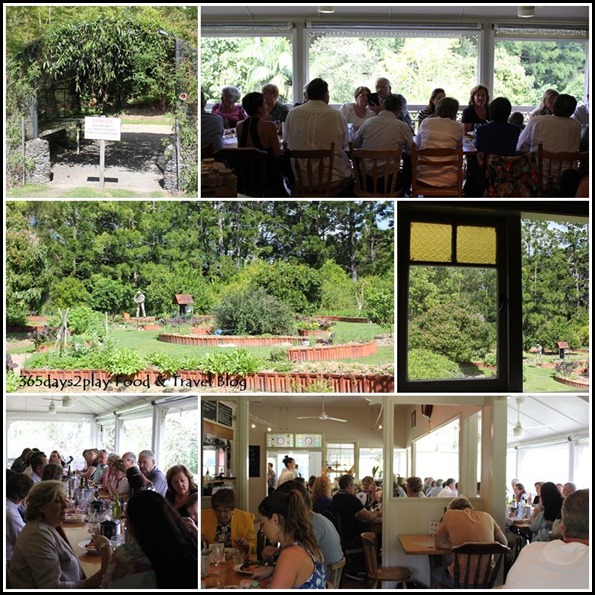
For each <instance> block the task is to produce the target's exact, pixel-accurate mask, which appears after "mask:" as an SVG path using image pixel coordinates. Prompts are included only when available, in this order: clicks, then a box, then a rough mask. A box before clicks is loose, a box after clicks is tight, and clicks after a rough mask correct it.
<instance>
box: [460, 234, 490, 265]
mask: <svg viewBox="0 0 595 595" xmlns="http://www.w3.org/2000/svg"><path fill="white" fill-rule="evenodd" d="M457 262H459V263H464V264H496V229H495V228H494V227H471V226H461V227H458V228H457Z"/></svg>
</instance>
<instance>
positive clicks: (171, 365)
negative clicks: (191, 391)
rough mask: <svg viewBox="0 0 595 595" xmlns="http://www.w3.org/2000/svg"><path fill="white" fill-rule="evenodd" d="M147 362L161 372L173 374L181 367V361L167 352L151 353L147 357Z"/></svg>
mask: <svg viewBox="0 0 595 595" xmlns="http://www.w3.org/2000/svg"><path fill="white" fill-rule="evenodd" d="M147 360H148V362H149V364H151V365H152V366H157V369H158V370H159V372H160V373H161V374H168V375H170V376H173V375H174V374H176V373H177V372H178V371H179V370H180V369H181V367H182V362H181V361H180V360H178V359H176V358H175V357H172V356H171V355H168V354H167V353H157V352H155V353H151V354H150V355H149V356H148V358H147Z"/></svg>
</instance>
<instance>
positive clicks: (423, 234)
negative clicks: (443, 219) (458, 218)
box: [409, 223, 452, 262]
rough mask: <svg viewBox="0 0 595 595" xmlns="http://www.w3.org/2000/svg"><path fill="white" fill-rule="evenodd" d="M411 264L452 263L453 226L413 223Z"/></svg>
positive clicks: (410, 252) (410, 251)
mask: <svg viewBox="0 0 595 595" xmlns="http://www.w3.org/2000/svg"><path fill="white" fill-rule="evenodd" d="M409 256H410V260H411V262H451V260H452V225H441V224H438V223H412V224H411V242H410V250H409Z"/></svg>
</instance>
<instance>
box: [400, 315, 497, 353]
mask: <svg viewBox="0 0 595 595" xmlns="http://www.w3.org/2000/svg"><path fill="white" fill-rule="evenodd" d="M409 346H410V348H412V349H426V350H428V351H432V352H434V353H438V354H441V355H444V356H445V357H448V358H449V359H451V360H452V361H455V362H457V363H466V362H472V361H477V360H482V359H483V358H484V356H485V355H486V354H487V352H488V351H489V350H490V349H491V348H492V347H493V345H491V342H490V330H489V325H488V324H487V323H486V321H485V320H484V318H483V317H482V316H481V314H480V313H479V312H477V311H476V310H475V309H474V308H472V307H471V306H469V305H468V304H464V303H450V304H440V305H438V306H435V307H434V308H430V309H429V310H428V311H427V312H425V313H424V314H420V315H419V316H417V317H416V318H414V319H413V320H412V321H411V325H410V340H409Z"/></svg>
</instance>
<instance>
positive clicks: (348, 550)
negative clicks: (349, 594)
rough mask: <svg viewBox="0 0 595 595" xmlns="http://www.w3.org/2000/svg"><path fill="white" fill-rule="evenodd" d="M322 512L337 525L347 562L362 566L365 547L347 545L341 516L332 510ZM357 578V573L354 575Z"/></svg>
mask: <svg viewBox="0 0 595 595" xmlns="http://www.w3.org/2000/svg"><path fill="white" fill-rule="evenodd" d="M320 514H322V515H323V516H325V517H326V518H327V519H329V520H330V521H331V522H332V523H333V525H335V529H336V530H337V533H338V534H339V538H340V540H341V549H342V550H343V557H344V558H345V563H346V564H347V562H350V565H351V566H352V567H353V566H355V567H357V566H358V565H360V567H361V558H362V556H363V553H364V550H363V548H361V547H359V548H357V547H352V546H347V544H346V543H345V538H344V535H343V526H342V524H341V517H340V516H339V515H335V514H333V513H332V512H331V511H330V510H323V511H322V512H321V513H320ZM354 578H355V575H354ZM357 580H362V579H360V578H357Z"/></svg>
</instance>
